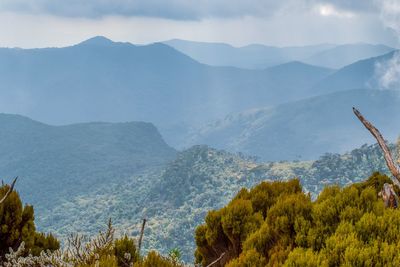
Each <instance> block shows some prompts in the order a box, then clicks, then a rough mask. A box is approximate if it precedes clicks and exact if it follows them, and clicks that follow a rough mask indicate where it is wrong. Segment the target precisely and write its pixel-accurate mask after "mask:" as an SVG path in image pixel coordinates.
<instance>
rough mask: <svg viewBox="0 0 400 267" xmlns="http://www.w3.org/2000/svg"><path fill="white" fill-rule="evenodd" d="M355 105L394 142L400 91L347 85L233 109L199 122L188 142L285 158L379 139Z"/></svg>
mask: <svg viewBox="0 0 400 267" xmlns="http://www.w3.org/2000/svg"><path fill="white" fill-rule="evenodd" d="M353 106H355V107H357V108H359V109H360V110H361V111H362V112H364V113H365V116H366V117H367V118H368V119H369V120H371V121H372V122H373V123H374V125H376V126H377V127H378V128H379V129H380V130H381V131H382V133H384V136H385V137H386V138H387V139H388V140H391V141H394V140H396V138H397V137H398V134H399V133H400V118H399V117H398V116H396V114H400V94H399V92H398V91H391V90H370V89H358V90H346V91H340V92H335V93H331V94H326V95H321V96H316V97H312V98H307V99H304V100H299V101H295V102H290V103H286V104H282V105H278V106H276V107H271V108H264V109H252V110H248V111H245V112H241V113H238V114H231V115H229V116H227V117H226V118H224V119H222V120H218V121H216V122H214V123H211V124H209V125H206V126H204V127H199V128H198V129H195V130H194V131H193V134H192V135H191V136H190V137H189V138H188V143H187V147H189V146H191V145H193V144H199V143H200V144H208V145H210V146H212V147H216V148H220V149H226V150H228V151H233V152H243V153H246V154H248V155H256V156H259V157H260V158H261V159H262V160H268V161H279V160H287V159H290V160H295V159H307V160H309V159H316V158H317V157H318V156H320V155H322V154H323V153H325V152H332V153H344V152H346V151H349V150H351V149H352V148H354V147H357V146H360V145H362V144H364V143H373V142H375V140H374V139H373V138H372V137H371V136H370V134H369V132H368V131H366V130H365V129H364V127H363V126H362V124H361V123H360V122H359V121H358V120H357V118H356V117H355V116H354V114H353V113H352V107H353Z"/></svg>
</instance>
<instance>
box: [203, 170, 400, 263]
mask: <svg viewBox="0 0 400 267" xmlns="http://www.w3.org/2000/svg"><path fill="white" fill-rule="evenodd" d="M387 182H389V183H390V182H391V181H390V179H389V178H388V177H387V176H385V175H382V174H379V173H374V174H373V175H372V176H371V177H370V178H369V179H368V180H366V181H365V182H362V183H358V184H354V185H350V186H347V187H344V188H340V187H338V186H328V187H326V188H325V189H324V190H323V191H322V192H321V194H320V195H319V196H318V198H317V199H316V200H315V201H311V198H310V197H309V196H308V195H306V194H304V193H302V192H301V187H300V185H299V183H298V181H297V180H293V181H289V182H273V183H262V184H260V185H258V186H256V187H254V188H253V189H251V190H250V191H247V190H242V191H240V192H239V193H238V194H237V196H236V197H235V198H234V199H233V200H232V202H230V203H229V204H228V205H227V206H226V207H225V208H223V209H221V210H219V211H212V212H210V213H209V214H208V215H207V217H206V223H205V224H203V225H201V226H200V227H198V229H197V231H196V244H197V250H196V261H197V262H198V263H202V265H203V266H206V265H207V264H209V263H210V262H212V261H214V260H215V259H217V258H218V257H219V255H220V254H221V253H223V252H225V253H226V254H227V256H226V257H224V258H223V259H222V260H221V262H220V263H221V264H225V263H226V262H228V265H227V266H229V267H239V266H240V267H242V266H243V267H244V266H296V267H302V266H311V267H312V266H400V256H399V254H398V251H399V249H400V241H399V240H400V210H398V209H386V208H385V207H384V205H383V201H382V199H380V198H378V192H379V191H380V190H381V189H382V186H383V184H384V183H387ZM271 192H274V193H271ZM232 206H234V207H235V209H238V210H240V212H233V214H238V215H236V217H234V218H252V216H255V217H257V216H260V214H262V217H261V221H257V223H254V220H253V224H251V223H249V220H248V219H247V220H246V219H244V220H243V225H241V224H238V225H236V224H233V223H231V225H233V227H230V228H226V227H222V229H221V228H218V227H217V228H214V229H211V227H215V225H217V224H216V221H218V220H219V221H220V222H221V224H222V226H223V222H225V221H228V220H230V221H233V222H235V220H232V219H230V218H231V217H232V215H231V214H230V213H228V212H226V210H227V209H232V208H231V207H232ZM235 209H234V210H235ZM216 213H219V216H216ZM255 217H254V218H255ZM216 231H218V233H216ZM210 232H212V235H210V234H209V233H210ZM233 233H234V234H235V235H234V236H236V237H239V236H240V238H237V239H233V240H232V235H233ZM216 236H218V238H219V240H221V238H223V237H225V239H222V240H225V241H226V240H228V242H227V243H226V245H225V246H223V245H222V244H223V243H221V242H215V240H218V239H216V238H210V237H216ZM235 242H236V243H235ZM237 242H239V243H240V244H237ZM234 245H236V246H237V247H238V248H240V249H239V253H236V252H237V251H235V247H234ZM212 251H218V253H214V254H213V253H211V252H212Z"/></svg>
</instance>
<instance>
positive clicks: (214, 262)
mask: <svg viewBox="0 0 400 267" xmlns="http://www.w3.org/2000/svg"><path fill="white" fill-rule="evenodd" d="M224 256H225V252H224V253H222V254H221V255H220V256H219V258H218V259H216V260H215V261H213V262H211V263H210V264H209V265H207V267H211V266H213V265H214V264H216V263H217V262H219V261H220V260H221V259H222V258H223V257H224Z"/></svg>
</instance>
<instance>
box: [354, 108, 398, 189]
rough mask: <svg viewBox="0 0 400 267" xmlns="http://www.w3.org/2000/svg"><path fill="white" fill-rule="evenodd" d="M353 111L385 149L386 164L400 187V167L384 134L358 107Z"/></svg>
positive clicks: (383, 149) (395, 182)
mask: <svg viewBox="0 0 400 267" xmlns="http://www.w3.org/2000/svg"><path fill="white" fill-rule="evenodd" d="M353 112H354V114H355V115H356V116H357V118H358V119H359V120H360V121H361V122H362V124H364V126H365V128H367V129H368V131H369V132H370V133H371V134H372V135H373V136H374V137H375V139H376V141H377V142H378V144H379V146H380V147H381V149H382V151H383V156H384V158H385V161H386V165H387V166H388V168H389V170H390V172H391V173H392V175H393V178H392V181H393V183H394V184H395V185H397V186H398V187H400V168H399V166H398V165H397V164H396V163H395V161H394V160H393V157H392V154H391V153H390V150H389V148H388V146H387V145H386V142H385V139H383V136H382V134H381V133H380V132H379V130H378V129H377V128H375V126H374V125H372V123H370V122H369V121H367V120H366V119H365V118H364V116H363V115H362V114H361V113H360V112H359V111H358V110H357V109H356V108H353Z"/></svg>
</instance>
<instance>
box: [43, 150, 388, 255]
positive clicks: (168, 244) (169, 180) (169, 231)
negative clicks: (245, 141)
mask: <svg viewBox="0 0 400 267" xmlns="http://www.w3.org/2000/svg"><path fill="white" fill-rule="evenodd" d="M391 148H392V150H394V146H391ZM386 170H387V168H386V165H385V162H384V160H383V156H382V153H381V150H380V148H379V147H378V146H377V145H373V146H366V145H364V146H362V147H361V148H359V149H355V150H352V151H351V152H348V153H345V154H342V155H339V154H326V155H324V156H322V157H320V158H319V159H318V160H316V161H295V162H266V163H260V162H257V161H255V159H254V158H251V157H245V156H243V155H241V154H231V153H228V152H225V151H221V150H216V149H213V148H210V147H207V146H194V147H192V148H189V149H188V150H185V151H182V152H180V153H179V154H178V155H177V157H176V159H175V160H174V161H172V162H170V163H169V164H168V165H167V166H166V167H165V169H164V170H162V171H160V172H159V173H152V174H146V175H140V176H136V177H132V178H130V179H125V180H122V181H121V182H119V183H118V184H103V186H102V187H100V188H99V189H98V190H96V191H92V192H89V193H87V194H84V195H80V196H77V197H75V198H73V199H70V200H68V201H65V202H64V203H63V204H62V205H59V206H57V207H56V208H55V209H52V210H45V211H43V213H42V214H39V216H37V219H39V222H40V224H39V225H40V230H46V231H53V232H54V231H56V233H57V234H58V235H61V236H63V235H66V234H68V233H70V232H73V231H80V232H83V233H96V232H98V230H99V229H102V228H103V227H104V224H105V222H106V221H107V220H108V218H110V217H111V218H112V219H113V222H114V225H115V227H116V229H120V230H121V232H122V233H128V234H131V235H134V236H135V235H138V234H139V230H140V224H141V220H142V219H143V218H147V220H148V223H147V226H146V230H145V234H144V247H145V249H146V250H149V249H157V250H159V251H161V252H163V253H168V251H169V250H170V249H172V248H175V247H178V248H180V249H181V251H182V255H183V258H184V259H185V260H186V261H187V262H193V254H192V253H193V251H194V249H193V248H194V240H193V232H194V229H195V228H196V227H197V226H198V225H199V224H201V223H203V222H204V217H205V215H206V214H207V212H208V211H209V210H213V209H219V208H221V207H223V206H225V205H226V204H227V203H228V202H229V201H230V200H231V199H232V197H233V196H234V195H235V194H236V193H237V192H238V191H239V190H240V189H241V188H242V187H246V188H250V187H252V186H254V185H256V184H258V183H260V182H261V181H271V180H287V179H293V178H295V177H298V178H299V179H300V181H301V183H302V185H303V188H304V190H305V191H306V192H310V193H311V195H312V197H313V198H315V197H316V196H317V194H318V193H319V192H320V191H321V190H322V188H323V187H324V186H326V185H332V184H338V185H342V186H343V185H347V184H350V183H353V182H359V181H362V180H364V179H366V178H367V177H368V176H369V175H371V173H372V172H374V171H381V172H384V173H385V172H386ZM43 218H45V219H43Z"/></svg>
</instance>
